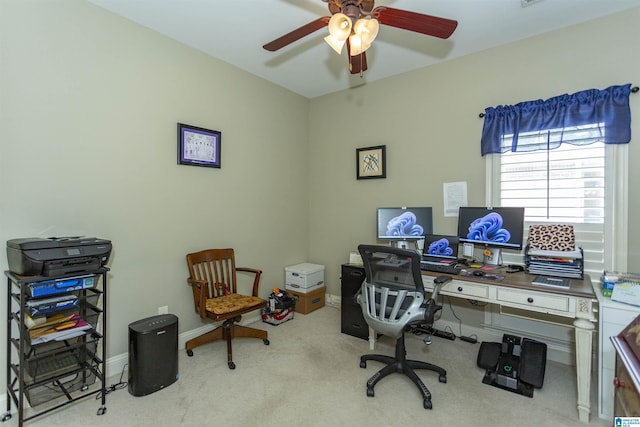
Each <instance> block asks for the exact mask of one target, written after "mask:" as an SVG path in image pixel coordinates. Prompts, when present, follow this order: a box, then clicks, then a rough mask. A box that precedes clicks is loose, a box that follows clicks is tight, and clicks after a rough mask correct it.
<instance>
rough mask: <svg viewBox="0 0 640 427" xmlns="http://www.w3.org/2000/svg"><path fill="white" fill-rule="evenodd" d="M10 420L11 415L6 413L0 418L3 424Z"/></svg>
mask: <svg viewBox="0 0 640 427" xmlns="http://www.w3.org/2000/svg"><path fill="white" fill-rule="evenodd" d="M10 419H11V413H10V412H7V413H6V414H4V415H3V416H2V418H1V419H0V420H1V421H2V422H5V421H9V420H10Z"/></svg>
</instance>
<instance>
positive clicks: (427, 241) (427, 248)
mask: <svg viewBox="0 0 640 427" xmlns="http://www.w3.org/2000/svg"><path fill="white" fill-rule="evenodd" d="M422 255H424V256H425V257H429V258H441V259H443V260H444V259H451V260H457V259H458V237H457V236H447V235H444V234H425V236H424V247H423V249H422Z"/></svg>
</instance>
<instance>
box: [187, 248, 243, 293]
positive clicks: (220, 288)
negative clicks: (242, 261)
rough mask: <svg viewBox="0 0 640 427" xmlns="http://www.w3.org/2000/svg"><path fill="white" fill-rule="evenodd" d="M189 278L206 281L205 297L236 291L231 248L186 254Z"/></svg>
mask: <svg viewBox="0 0 640 427" xmlns="http://www.w3.org/2000/svg"><path fill="white" fill-rule="evenodd" d="M187 265H188V267H189V278H190V279H193V280H199V281H205V282H207V298H216V297H219V296H223V295H227V294H229V293H232V294H235V293H237V292H238V289H237V284H236V261H235V255H234V252H233V249H230V248H227V249H206V250H203V251H200V252H195V253H192V254H188V255H187Z"/></svg>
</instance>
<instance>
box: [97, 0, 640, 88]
mask: <svg viewBox="0 0 640 427" xmlns="http://www.w3.org/2000/svg"><path fill="white" fill-rule="evenodd" d="M88 1H89V2H91V3H94V4H96V5H98V6H101V7H103V8H105V9H108V10H110V11H112V12H114V13H116V14H118V15H122V16H124V17H125V18H128V19H130V20H132V21H135V22H137V23H139V24H141V25H143V26H145V27H149V28H151V29H153V30H155V31H158V32H160V33H162V34H165V35H167V36H168V37H170V38H172V39H175V40H178V41H180V42H182V43H184V44H186V45H189V46H192V47H194V48H196V49H199V50H201V51H203V52H205V53H207V54H209V55H211V56H213V57H216V58H219V59H221V60H223V61H225V62H228V63H230V64H233V65H235V66H237V67H238V68H241V69H243V70H246V71H248V72H249V73H252V74H255V75H257V76H259V77H262V78H264V79H266V80H269V81H271V82H273V83H275V84H277V85H280V86H283V87H285V88H288V89H289V90H291V91H293V92H296V93H298V94H300V95H303V96H305V97H307V98H314V97H317V96H320V95H324V94H327V93H331V92H337V91H340V90H343V89H347V88H350V87H356V86H359V85H362V84H365V83H367V82H373V81H375V80H379V79H382V78H385V77H389V76H393V75H397V74H401V73H404V72H407V71H410V70H414V69H417V68H422V67H426V66H429V65H432V64H436V63H439V62H442V61H447V60H450V59H454V58H458V57H461V56H464V55H467V54H470V53H473V52H478V51H481V50H485V49H488V48H492V47H495V46H499V45H502V44H506V43H510V42H513V41H516V40H520V39H524V38H527V37H531V36H534V35H537V34H541V33H544V32H547V31H552V30H555V29H558V28H562V27H566V26H569V25H573V24H576V23H579V22H583V21H587V20H590V19H594V18H597V17H600V16H605V15H609V14H612V13H616V12H619V11H622V10H626V9H630V8H635V7H640V0H528V1H525V3H529V5H528V6H526V7H523V6H522V4H521V1H522V0H377V1H376V4H375V5H376V6H389V7H393V8H396V9H404V10H408V11H412V12H418V13H423V14H427V15H434V16H439V17H443V18H449V19H453V20H457V21H458V28H457V29H456V31H455V32H454V33H453V35H452V36H451V37H450V38H449V39H447V40H441V39H438V38H434V37H429V36H425V35H423V34H419V33H414V32H410V31H405V30H400V29H397V28H394V27H389V26H381V27H380V31H379V33H378V37H377V38H376V40H375V41H374V42H373V45H372V47H371V48H370V49H369V50H368V51H367V63H368V66H369V69H368V70H367V71H366V72H365V73H364V76H363V77H360V76H359V75H351V74H350V73H349V70H348V60H347V54H346V49H345V51H343V53H342V55H338V54H336V53H335V52H334V51H333V50H332V49H331V48H330V47H329V46H328V45H327V44H326V43H325V42H324V40H323V38H324V37H325V36H326V35H327V34H328V30H325V29H321V30H319V31H316V32H315V33H312V34H311V35H309V36H307V37H305V38H303V39H301V40H298V41H297V42H294V43H292V44H290V45H289V46H286V47H285V48H283V49H280V50H278V51H276V52H268V51H266V50H264V49H263V48H262V45H264V44H265V43H267V42H270V41H272V40H274V39H276V38H278V37H280V36H282V35H284V34H286V33H288V32H290V31H292V30H294V29H295V28H298V27H300V26H302V25H304V24H307V23H309V22H311V21H313V20H315V19H317V18H319V17H321V16H329V15H330V13H329V11H328V8H327V3H324V2H323V1H322V0H88Z"/></svg>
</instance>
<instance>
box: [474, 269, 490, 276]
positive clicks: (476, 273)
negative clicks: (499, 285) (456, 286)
mask: <svg viewBox="0 0 640 427" xmlns="http://www.w3.org/2000/svg"><path fill="white" fill-rule="evenodd" d="M485 274H487V273H485V272H484V271H482V270H476V271H474V272H473V275H474V276H478V277H482V276H484V275H485Z"/></svg>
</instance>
